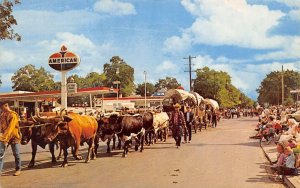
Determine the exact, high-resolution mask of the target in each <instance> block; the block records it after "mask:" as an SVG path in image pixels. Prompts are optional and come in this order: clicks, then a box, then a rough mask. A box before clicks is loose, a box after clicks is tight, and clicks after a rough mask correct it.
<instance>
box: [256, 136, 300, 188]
mask: <svg viewBox="0 0 300 188" xmlns="http://www.w3.org/2000/svg"><path fill="white" fill-rule="evenodd" d="M259 145H260V147H261V149H262V150H263V152H264V154H265V156H266V158H267V159H268V161H269V162H270V164H273V163H272V161H271V159H270V157H269V156H268V154H267V153H266V151H265V150H264V148H263V147H262V144H261V140H260V141H259ZM283 183H284V184H285V185H286V186H287V187H289V188H297V187H296V186H295V185H294V184H293V183H292V182H291V181H290V180H289V179H288V178H287V177H286V176H283Z"/></svg>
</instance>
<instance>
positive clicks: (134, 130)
mask: <svg viewBox="0 0 300 188" xmlns="http://www.w3.org/2000/svg"><path fill="white" fill-rule="evenodd" d="M117 124H118V129H117V135H118V137H119V138H120V139H121V141H122V142H124V152H123V157H127V154H128V149H129V145H130V143H132V141H133V140H134V141H135V142H136V144H135V151H137V150H138V148H139V146H141V148H140V152H142V151H143V149H144V137H145V128H144V126H143V116H142V115H139V114H137V115H125V116H120V117H119V118H118V120H117Z"/></svg>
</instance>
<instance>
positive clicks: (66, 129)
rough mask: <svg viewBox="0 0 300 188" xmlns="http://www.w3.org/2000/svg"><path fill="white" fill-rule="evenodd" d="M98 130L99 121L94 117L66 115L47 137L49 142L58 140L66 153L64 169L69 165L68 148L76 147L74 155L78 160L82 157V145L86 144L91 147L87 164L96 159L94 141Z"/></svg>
mask: <svg viewBox="0 0 300 188" xmlns="http://www.w3.org/2000/svg"><path fill="white" fill-rule="evenodd" d="M97 129H98V124H97V121H96V119H95V118H94V117H91V116H85V115H79V114H75V113H69V114H68V115H64V116H63V119H62V120H61V121H59V122H58V123H57V124H56V126H54V128H53V129H52V131H51V133H50V134H49V135H48V137H47V141H48V142H51V141H53V140H54V139H55V138H57V139H58V140H59V142H60V147H61V148H62V150H63V151H64V161H63V163H62V166H63V167H66V166H67V165H68V161H67V156H68V151H67V150H68V148H69V147H71V146H74V155H75V158H76V159H77V160H81V159H82V157H81V156H79V155H78V150H79V146H80V144H82V143H84V142H86V143H87V144H88V145H89V148H88V154H87V157H86V160H85V162H89V161H90V158H91V156H90V155H92V159H95V157H96V155H95V153H94V140H95V137H96V132H97Z"/></svg>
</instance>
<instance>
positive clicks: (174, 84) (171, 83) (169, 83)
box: [155, 77, 181, 90]
mask: <svg viewBox="0 0 300 188" xmlns="http://www.w3.org/2000/svg"><path fill="white" fill-rule="evenodd" d="M180 85H181V84H180V83H178V81H177V80H176V78H173V77H166V78H164V79H159V80H158V82H157V83H156V84H155V87H156V90H158V89H160V88H167V89H177V88H178V87H179V86H180Z"/></svg>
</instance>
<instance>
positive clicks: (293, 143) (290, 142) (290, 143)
mask: <svg viewBox="0 0 300 188" xmlns="http://www.w3.org/2000/svg"><path fill="white" fill-rule="evenodd" d="M287 146H289V147H291V148H292V149H293V148H296V147H297V142H296V139H295V138H291V139H289V140H288V145H287Z"/></svg>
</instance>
